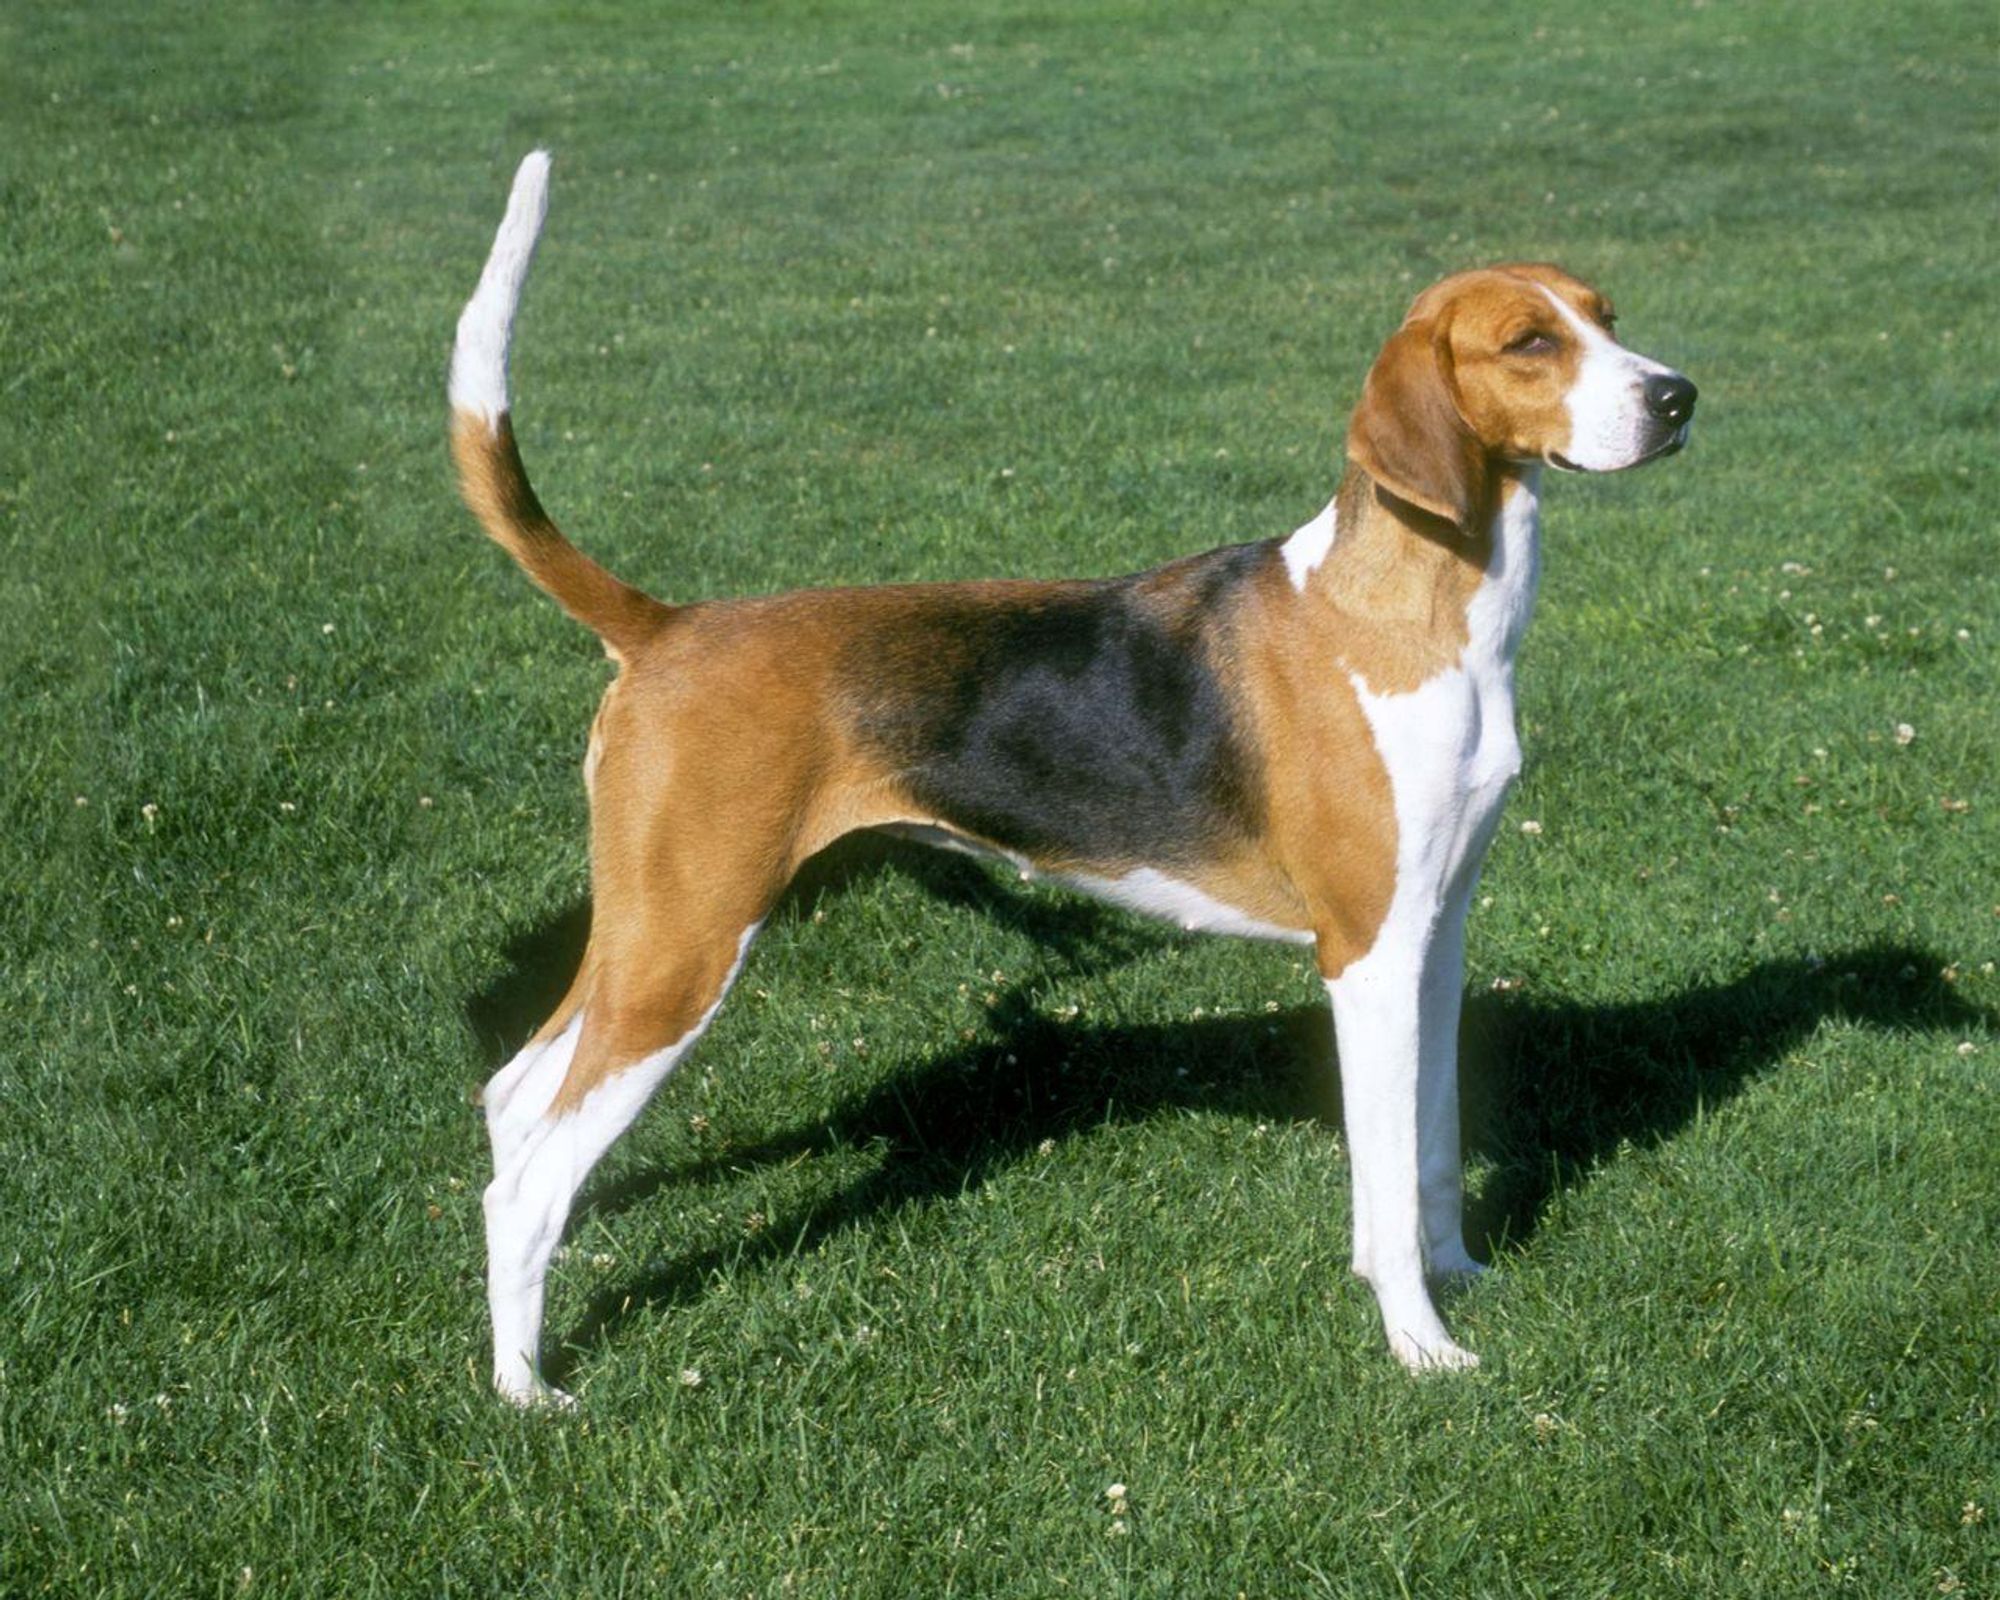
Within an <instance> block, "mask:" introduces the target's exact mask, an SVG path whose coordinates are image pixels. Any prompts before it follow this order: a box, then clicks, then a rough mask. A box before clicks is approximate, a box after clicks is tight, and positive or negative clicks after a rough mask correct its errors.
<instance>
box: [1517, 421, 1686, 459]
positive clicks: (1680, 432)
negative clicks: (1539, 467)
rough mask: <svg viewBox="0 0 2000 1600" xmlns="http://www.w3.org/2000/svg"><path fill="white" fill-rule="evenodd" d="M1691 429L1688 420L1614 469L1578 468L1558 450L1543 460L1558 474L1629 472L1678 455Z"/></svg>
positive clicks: (1552, 451)
mask: <svg viewBox="0 0 2000 1600" xmlns="http://www.w3.org/2000/svg"><path fill="white" fill-rule="evenodd" d="M1693 427H1694V421H1693V419H1692V418H1690V419H1689V420H1688V421H1686V422H1683V423H1682V424H1681V425H1680V426H1679V427H1678V428H1676V429H1674V431H1673V432H1672V433H1670V434H1668V435H1667V436H1666V437H1665V438H1664V439H1662V440H1661V441H1660V442H1659V443H1658V444H1656V445H1654V446H1653V448H1652V449H1650V450H1648V451H1646V452H1645V453H1644V454H1643V455H1636V456H1634V457H1633V458H1632V459H1631V460H1630V461H1627V462H1624V463H1623V464H1622V465H1619V466H1616V467H1585V466H1579V465H1578V464H1577V463H1576V462H1574V461H1572V460H1570V458H1569V457H1568V456H1566V455H1564V454H1563V453H1562V452H1561V451H1560V450H1551V451H1550V452H1549V453H1548V454H1547V455H1546V456H1545V457H1543V459H1544V460H1545V461H1547V462H1548V464H1549V465H1550V466H1552V467H1554V468H1555V469H1556V470H1557V471H1558V472H1630V471H1631V470H1632V468H1634V467H1643V466H1644V465H1645V464H1646V463H1647V462H1648V461H1659V460H1661V459H1663V458H1665V457H1667V456H1674V455H1679V454H1680V453H1681V451H1683V450H1685V449H1686V448H1687V443H1688V434H1689V432H1690V431H1691V430H1692V429H1693Z"/></svg>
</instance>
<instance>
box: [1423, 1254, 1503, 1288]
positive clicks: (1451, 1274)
mask: <svg viewBox="0 0 2000 1600" xmlns="http://www.w3.org/2000/svg"><path fill="white" fill-rule="evenodd" d="M1424 1270H1425V1271H1426V1272H1427V1273H1429V1275H1430V1277H1431V1278H1432V1280H1433V1281H1435V1282H1437V1283H1443V1284H1449V1285H1451V1286H1452V1287H1454V1288H1464V1287H1465V1286H1466V1285H1468V1284H1473V1283H1477V1282H1478V1281H1479V1280H1480V1279H1481V1278H1490V1277H1492V1276H1493V1275H1494V1274H1493V1269H1492V1268H1491V1267H1489V1266H1487V1265H1486V1263H1485V1262H1483V1261H1474V1260H1473V1259H1472V1257H1471V1256H1469V1255H1467V1254H1466V1253H1465V1252H1464V1251H1463V1250H1460V1251H1458V1252H1457V1253H1456V1254H1455V1255H1454V1254H1452V1253H1450V1252H1448V1251H1439V1252H1438V1253H1437V1254H1436V1255H1434V1256H1433V1257H1431V1259H1430V1260H1429V1262H1427V1263H1426V1264H1425V1269H1424Z"/></svg>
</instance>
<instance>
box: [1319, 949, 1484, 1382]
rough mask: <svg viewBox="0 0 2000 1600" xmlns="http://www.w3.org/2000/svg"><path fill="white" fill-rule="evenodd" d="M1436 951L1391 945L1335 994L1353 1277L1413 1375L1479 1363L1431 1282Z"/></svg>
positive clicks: (1362, 963)
mask: <svg viewBox="0 0 2000 1600" xmlns="http://www.w3.org/2000/svg"><path fill="white" fill-rule="evenodd" d="M1436 943H1437V941H1435V940H1433V939H1431V938H1426V939H1424V940H1423V941H1422V942H1421V943H1419V942H1418V941H1416V940H1408V941H1405V940H1403V939H1395V938H1392V939H1390V940H1388V941H1385V942H1384V943H1381V944H1378V945H1377V946H1376V948H1375V949H1373V950H1371V951H1370V952H1369V953H1368V954H1367V955H1366V956H1365V957H1363V958H1362V959H1361V960H1359V961H1356V962H1354V963H1352V964H1351V965H1349V966H1348V967H1346V968H1345V969H1344V970H1343V971H1342V972H1340V973H1339V974H1338V975H1337V976H1335V977H1331V978H1329V979H1328V980H1327V985H1326V987H1327V993H1328V994H1329V996H1330V997H1331V999H1332V1002H1333V1025H1334V1034H1335V1038H1336V1039H1337V1041H1338V1044H1339V1048H1340V1083H1341V1103H1342V1109H1343V1111H1344V1113H1345V1116H1346V1122H1347V1142H1348V1150H1349V1159H1350V1161H1351V1163H1352V1166H1353V1172H1354V1257H1353V1263H1354V1271H1355V1272H1356V1274H1357V1275H1359V1276H1360V1277H1362V1278H1365V1279H1366V1280H1367V1281H1368V1285H1369V1287H1370V1288H1372V1289H1373V1290H1374V1291H1375V1299H1376V1303H1377V1304H1378V1305H1379V1306H1380V1307H1381V1311H1382V1325H1383V1328H1384V1330H1385V1331H1386V1332H1387V1333H1388V1336H1389V1348H1390V1349H1391V1350H1393V1351H1394V1352H1395V1354H1396V1358H1397V1360H1399V1361H1401V1362H1402V1363H1403V1365H1404V1366H1406V1367H1408V1368H1409V1369H1410V1370H1411V1371H1412V1372H1422V1371H1425V1370H1427V1369H1431V1368H1443V1367H1470V1366H1476V1365H1477V1364H1478V1361H1479V1358H1478V1357H1477V1356H1475V1355H1473V1354H1472V1353H1471V1352H1470V1351H1469V1350H1465V1349H1462V1348H1461V1347H1460V1346H1459V1345H1457V1344H1455V1343H1454V1342H1453V1341H1452V1337H1451V1335H1450V1334H1448V1333H1447V1332H1445V1327H1444V1323H1443V1322H1442V1321H1441V1320H1440V1319H1439V1317H1438V1314H1437V1308H1436V1306H1434V1305H1433V1304H1432V1303H1431V1296H1430V1290H1429V1288H1428V1287H1427V1286H1426V1284H1425V1281H1424V1248H1423V1243H1424V1241H1423V1216H1422V1205H1421V1189H1420V1183H1419V1166H1418V1149H1419V1146H1418V1134H1419V1130H1420V1126H1421V1123H1422V1122H1424V1121H1429V1122H1431V1123H1432V1125H1431V1126H1429V1127H1425V1128H1423V1129H1422V1131H1423V1132H1424V1133H1426V1134H1428V1135H1430V1136H1431V1141H1432V1142H1433V1143H1435V1141H1436V1140H1437V1139H1438V1138H1439V1137H1440V1136H1441V1135H1442V1133H1443V1131H1444V1130H1443V1129H1442V1128H1441V1127H1439V1126H1437V1125H1436V1116H1435V1107H1434V1108H1433V1111H1434V1115H1433V1117H1432V1118H1420V1100H1419V1089H1420V1085H1421V1080H1422V1066H1423V1060H1424V1054H1425V1052H1424V1032H1425V1030H1424V1016H1423V1008H1424V1002H1425V1000H1426V999H1427V998H1428V995H1429V993H1430V992H1433V985H1432V984H1431V983H1428V982H1427V981H1426V969H1427V966H1428V965H1429V963H1430V961H1431V960H1432V959H1433V958H1434V957H1435V956H1436V955H1438V954H1443V953H1448V952H1440V951H1438V950H1437V949H1436ZM1454 965H1455V964H1454ZM1453 981H1456V977H1455V976H1454V979H1453ZM1456 1087H1457V1086H1456V1082H1455V1081H1454V1083H1453V1085H1452V1089H1453V1094H1454V1097H1455V1095H1456ZM1452 1120H1453V1122H1454V1123H1455V1122H1456V1115H1455V1112H1454V1115H1453V1119H1452ZM1452 1156H1453V1159H1454V1160H1455V1159H1456V1156H1457V1151H1456V1149H1455V1148H1454V1149H1453V1151H1452ZM1460 1248H1461V1249H1463V1246H1462V1245H1461V1247H1460Z"/></svg>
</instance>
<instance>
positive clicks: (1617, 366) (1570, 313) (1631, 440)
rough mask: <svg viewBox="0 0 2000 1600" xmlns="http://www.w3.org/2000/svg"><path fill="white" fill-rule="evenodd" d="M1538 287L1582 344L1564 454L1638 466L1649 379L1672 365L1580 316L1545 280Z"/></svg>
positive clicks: (1600, 463)
mask: <svg viewBox="0 0 2000 1600" xmlns="http://www.w3.org/2000/svg"><path fill="white" fill-rule="evenodd" d="M1536 287H1537V288H1538V289H1540V290H1541V291H1542V293H1543V294H1544V295H1545V296H1547V297H1548V302H1549V304H1550V305H1552V306H1554V307H1555V308H1556V311H1557V314H1558V315H1560V316H1561V317H1562V319H1563V321H1564V322H1565V323H1566V324H1567V325H1568V327H1569V330H1570V331H1571V332H1572V333H1574V334H1575V335H1576V337H1577V339H1578V341H1579V342H1580V343H1581V344H1582V345H1583V363H1582V365H1581V366H1580V367H1579V368H1578V369H1577V375H1576V382H1575V383H1574V384H1572V385H1571V386H1570V391H1569V394H1568V395H1567V396H1566V397H1565V399H1564V404H1565V405H1566V406H1567V407H1568V409H1569V444H1568V445H1567V446H1566V447H1565V448H1564V450H1563V452H1562V453H1563V456H1564V458H1565V459H1566V460H1568V461H1570V462H1572V463H1573V464H1575V465H1576V466H1579V467H1581V468H1583V469H1584V470H1585V471H1586V472H1616V471H1617V470H1618V469H1619V468H1621V467H1629V466H1633V465H1635V464H1636V463H1637V462H1639V461H1641V460H1643V459H1644V458H1645V454H1646V441H1647V438H1648V435H1649V430H1650V424H1649V421H1648V416H1647V411H1646V380H1647V379H1648V378H1649V377H1654V376H1656V375H1660V374H1665V373H1668V372H1671V371H1672V369H1671V368H1670V367H1663V366H1661V365H1660V363H1659V362H1657V361H1650V360H1648V359H1647V358H1646V357H1645V356H1642V355H1639V354H1638V353H1636V352H1635V351H1631V350H1627V349H1626V348H1625V347H1624V346H1623V345H1622V344H1620V343H1618V341H1617V340H1615V339H1613V338H1611V337H1610V336H1609V335H1608V334H1606V333H1605V332H1604V330H1603V329H1601V328H1599V327H1597V326H1595V325H1594V324H1593V323H1591V322H1589V321H1588V320H1587V319H1585V318H1583V317H1580V316H1578V315H1577V314H1576V312H1575V311H1574V310H1572V309H1571V308H1570V307H1569V306H1568V305H1567V304H1565V303H1564V301H1563V298H1562V296H1561V295H1559V294H1557V293H1556V292H1555V291H1554V290H1553V289H1551V288H1549V287H1548V286H1547V285H1546V284H1537V285H1536Z"/></svg>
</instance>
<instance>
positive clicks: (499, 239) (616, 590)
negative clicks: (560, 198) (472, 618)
mask: <svg viewBox="0 0 2000 1600" xmlns="http://www.w3.org/2000/svg"><path fill="white" fill-rule="evenodd" d="M548 205H549V153H548V152H547V151H546V150H535V151H531V152H530V153H529V155H528V157H527V159H525V160H524V161H523V162H522V163H521V166H520V170H519V171H518V172H516V173H515V174H514V189H513V193H511V194H510V195H509V196H508V197H507V215H506V216H505V217H504V218H502V219H501V223H500V231H499V232H498V233H497V234H495V235H494V236H493V252H492V254H491V255H489V256H488V257H487V258H486V270H485V271H484V272H482V273H481V274H480V275H479V287H478V289H477V290H475V291H474V293H473V296H472V298H471V299H470V300H468V301H467V302H466V305H465V310H464V311H463V312H462V313H460V315H459V319H458V342H457V343H456V344H455V345H454V346H453V347H452V352H451V453H452V459H453V460H454V461H456V462H457V464H458V487H459V492H460V493H461V494H462V495H464V496H465V503H466V504H467V505H468V506H470V507H471V508H472V511H473V514H474V515H475V516H477V517H478V518H479V520H480V522H481V523H482V524H484V525H485V528H486V531H487V532H488V533H489V534H491V535H492V536H493V538H494V541H495V542H496V543H498V544H499V546H500V548H501V549H503V550H505V551H506V552H507V554H509V555H510V556H512V557H513V558H514V559H515V560H516V561H518V562H519V563H520V564H521V569H522V570H523V571H524V572H526V573H527V574H528V576H529V577H531V578H533V579H534V580H535V582H536V583H538V584H540V585H541V586H542V588H544V589H546V590H547V591H548V592H549V593H550V594H551V595H553V596H555V599H556V603H557V604H558V605H560V606H561V607H562V608H563V610H565V611H567V612H568V613H569V614H570V615H571V616H573V617H575V618H576V620H577V621H578V622H581V623H582V624H583V625H584V626H585V627H587V628H589V629H591V630H592V631H593V632H595V633H596V634H597V636H598V637H599V638H600V639H602V640H603V641H604V648H605V650H606V651H607V652H608V653H609V654H610V655H611V657H612V659H613V660H618V661H622V660H625V659H628V658H629V657H630V656H631V654H632V652H633V651H634V650H635V649H637V648H638V646H640V645H641V644H643V643H644V642H645V641H646V640H647V639H648V638H650V637H651V636H652V635H653V634H654V633H655V632H657V631H658V629H659V627H660V624H661V623H662V622H663V621H665V620H666V619H667V618H668V617H669V616H671V615H672V614H673V611H672V608H671V607H669V606H666V605H663V604H661V603H660V602H659V601H658V600H655V599H654V598H653V597H652V596H651V595H649V594H646V593H644V592H643V591H641V590H638V589H635V588H633V587H632V586H631V585H630V584H628V583H622V582H620V581H619V580H618V579H617V578H614V577H613V576H612V575H611V574H610V573H609V572H606V571H605V570H604V568H602V567H600V566H599V565H598V564H597V563H596V562H595V561H593V560H591V559H590V557H589V556H587V555H585V554H584V553H583V552H582V551H581V550H579V549H577V547H576V546H575V545H573V544H571V543H570V542H569V540H567V539H566V538H564V537H563V534H562V530H561V529H560V528H558V527H557V526H556V525H555V523H554V522H552V521H551V520H550V519H549V514H548V513H547V512H546V511H544V510H543V509H542V503H541V501H539V500H538V499H536V498H535V491H534V488H533V486H532V485H531V484H530V483H529V482H528V473H527V469H526V468H525V467H523V466H522V465H521V452H520V450H519V449H518V448H516V446H515V444H514V426H513V423H512V421H511V420H510V419H509V416H508V411H507V340H508V336H509V334H510V333H511V332H512V330H513V326H514V308H515V307H516V306H517V305H519V304H520V300H521V284H522V282H523V280H525V279H526V277H527V276H528V263H529V261H530V260H532V259H533V257H534V254H535V240H536V239H537V238H539V237H540V235H541V231H542V218H543V217H544V216H545V215H546V214H547V212H548Z"/></svg>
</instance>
